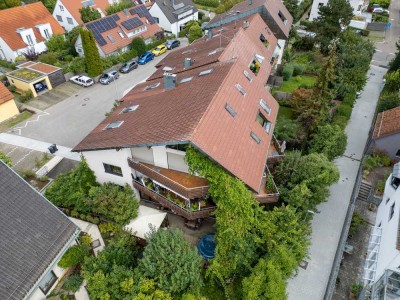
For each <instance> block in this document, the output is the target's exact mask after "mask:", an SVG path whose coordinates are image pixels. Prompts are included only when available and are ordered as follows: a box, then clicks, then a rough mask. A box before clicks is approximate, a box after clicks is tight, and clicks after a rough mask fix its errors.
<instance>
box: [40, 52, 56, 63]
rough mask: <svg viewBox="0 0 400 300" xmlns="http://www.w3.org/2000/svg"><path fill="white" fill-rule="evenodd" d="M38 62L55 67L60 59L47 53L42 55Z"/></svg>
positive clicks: (53, 54)
mask: <svg viewBox="0 0 400 300" xmlns="http://www.w3.org/2000/svg"><path fill="white" fill-rule="evenodd" d="M38 61H40V62H42V63H45V64H49V65H53V66H54V65H55V64H56V63H57V62H58V59H57V55H56V54H55V53H53V52H47V53H42V54H40V56H39V58H38Z"/></svg>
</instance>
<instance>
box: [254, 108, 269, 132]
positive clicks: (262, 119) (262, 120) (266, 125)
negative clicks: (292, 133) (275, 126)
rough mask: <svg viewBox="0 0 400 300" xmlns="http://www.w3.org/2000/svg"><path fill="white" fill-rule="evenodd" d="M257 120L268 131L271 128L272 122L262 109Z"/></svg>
mask: <svg viewBox="0 0 400 300" xmlns="http://www.w3.org/2000/svg"><path fill="white" fill-rule="evenodd" d="M256 121H257V122H258V124H260V125H261V126H262V127H263V128H264V129H265V131H266V132H269V131H270V130H271V125H272V123H271V122H270V121H268V120H267V119H266V118H265V117H264V116H263V114H262V113H261V112H260V111H259V112H258V115H257V118H256Z"/></svg>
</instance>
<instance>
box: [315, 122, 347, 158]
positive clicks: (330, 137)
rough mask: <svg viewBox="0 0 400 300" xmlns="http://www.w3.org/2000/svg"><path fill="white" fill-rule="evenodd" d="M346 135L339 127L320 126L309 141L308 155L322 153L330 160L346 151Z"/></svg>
mask: <svg viewBox="0 0 400 300" xmlns="http://www.w3.org/2000/svg"><path fill="white" fill-rule="evenodd" d="M346 145H347V135H346V133H345V132H344V130H343V129H342V128H340V126H339V125H330V124H327V125H325V126H321V127H319V128H318V131H317V133H316V134H315V135H314V136H313V139H312V141H311V147H310V149H309V152H310V153H314V152H315V153H323V154H325V155H326V157H328V159H329V160H332V159H334V158H336V157H338V156H340V155H343V153H344V151H345V150H346Z"/></svg>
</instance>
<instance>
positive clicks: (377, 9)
mask: <svg viewBox="0 0 400 300" xmlns="http://www.w3.org/2000/svg"><path fill="white" fill-rule="evenodd" d="M372 12H373V13H378V14H380V13H384V12H385V13H389V11H388V10H387V9H384V8H382V7H375V8H374V9H373V10H372Z"/></svg>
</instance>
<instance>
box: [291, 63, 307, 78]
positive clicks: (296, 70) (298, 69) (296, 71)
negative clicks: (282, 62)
mask: <svg viewBox="0 0 400 300" xmlns="http://www.w3.org/2000/svg"><path fill="white" fill-rule="evenodd" d="M305 70H306V66H305V65H303V64H295V65H293V76H297V75H302V74H303V73H304V71H305Z"/></svg>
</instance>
